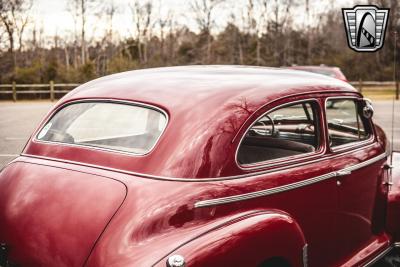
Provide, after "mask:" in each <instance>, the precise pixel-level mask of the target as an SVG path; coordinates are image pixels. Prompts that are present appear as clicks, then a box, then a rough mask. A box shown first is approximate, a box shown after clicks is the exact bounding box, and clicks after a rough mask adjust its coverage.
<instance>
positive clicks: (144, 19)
mask: <svg viewBox="0 0 400 267" xmlns="http://www.w3.org/2000/svg"><path fill="white" fill-rule="evenodd" d="M130 7H131V12H132V17H133V20H134V22H135V27H136V34H137V42H138V44H137V46H138V55H139V61H140V62H144V63H147V57H148V55H147V43H148V40H149V36H150V35H151V32H152V28H153V27H154V21H153V17H152V13H153V2H152V1H151V0H147V1H140V0H134V1H133V3H132V4H131V5H130ZM142 43H143V51H142Z"/></svg>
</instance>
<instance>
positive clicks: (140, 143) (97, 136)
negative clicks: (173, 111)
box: [37, 102, 167, 154]
mask: <svg viewBox="0 0 400 267" xmlns="http://www.w3.org/2000/svg"><path fill="white" fill-rule="evenodd" d="M166 122H167V118H166V117H165V115H164V114H162V113H161V112H159V111H156V110H154V109H151V108H146V107H141V106H133V105H127V104H117V103H95V102H88V103H77V104H71V105H68V106H66V107H64V108H63V109H62V110H60V111H59V112H57V113H56V114H55V115H54V116H53V117H52V118H51V119H50V121H49V122H47V124H46V125H45V126H44V127H43V129H42V130H41V131H40V132H39V134H38V136H37V139H39V140H43V141H52V142H61V143H68V144H78V145H85V146H95V147H102V148H107V149H115V150H121V151H126V152H132V153H137V154H144V153H147V152H148V151H150V150H151V148H152V147H153V146H154V145H155V143H156V141H157V139H158V138H159V136H160V135H161V132H162V131H163V130H164V128H165V125H166Z"/></svg>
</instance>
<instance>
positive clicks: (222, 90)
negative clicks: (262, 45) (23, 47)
mask: <svg viewBox="0 0 400 267" xmlns="http://www.w3.org/2000/svg"><path fill="white" fill-rule="evenodd" d="M332 103H334V105H332ZM372 113H373V109H372V106H371V104H370V103H369V102H368V101H366V100H365V99H363V97H362V95H360V94H359V93H358V92H357V91H356V90H355V89H354V88H353V87H352V86H351V85H349V84H348V83H345V82H343V81H340V80H337V79H332V78H329V77H324V76H321V75H316V74H313V73H306V72H299V71H293V70H285V69H272V68H261V67H257V68H256V67H233V66H203V67H200V66H193V67H171V68H160V69H149V70H139V71H131V72H125V73H120V74H115V75H111V76H107V77H104V78H101V79H98V80H94V81H91V82H89V83H86V84H84V85H82V86H80V87H78V88H77V89H75V90H73V91H72V92H70V93H69V94H68V95H67V96H65V97H64V98H63V99H61V100H60V101H59V102H58V103H57V104H56V105H55V107H54V109H53V110H52V111H51V112H50V113H49V114H48V115H47V116H46V117H45V118H44V120H43V121H42V123H41V124H40V125H39V127H38V128H37V130H36V131H35V132H34V133H33V135H32V137H31V139H30V140H29V142H28V143H27V145H26V147H25V148H24V150H23V152H22V154H21V155H20V156H19V157H18V158H16V159H15V160H14V161H13V162H11V163H10V164H9V165H8V166H6V167H5V168H4V169H3V170H2V171H1V173H0V243H1V244H0V265H1V266H7V267H13V266H45V267H62V266H68V267H75V266H88V267H102V266H104V267H105V266H107V267H128V266H129V267H130V266H132V267H141V266H144V267H148V266H156V267H165V266H169V267H177V266H190V267H192V266H204V267H205V266H207V267H221V266H244V267H247V266H249V267H252V266H254V267H272V266H274V267H275V266H278V267H287V266H316V267H320V266H362V265H366V266H368V265H371V264H373V263H375V262H376V261H377V260H378V259H379V258H380V257H382V256H384V255H385V254H387V253H389V252H390V251H391V250H394V249H395V248H396V247H397V246H398V245H399V244H400V243H398V242H399V241H400V180H399V179H400V172H399V170H398V169H397V170H396V169H394V170H392V168H391V165H390V161H389V160H388V157H389V150H388V149H387V147H388V141H387V140H386V137H385V134H384V132H383V131H382V129H381V128H380V127H378V126H377V125H375V124H374V123H373V122H372V119H371V116H372ZM392 183H393V185H392Z"/></svg>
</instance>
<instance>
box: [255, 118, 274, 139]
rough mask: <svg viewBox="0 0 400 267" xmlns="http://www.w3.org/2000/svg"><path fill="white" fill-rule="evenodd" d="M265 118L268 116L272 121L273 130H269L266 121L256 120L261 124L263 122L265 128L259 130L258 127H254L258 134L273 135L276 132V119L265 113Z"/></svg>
mask: <svg viewBox="0 0 400 267" xmlns="http://www.w3.org/2000/svg"><path fill="white" fill-rule="evenodd" d="M264 117H265V118H267V119H268V120H269V121H270V122H271V127H272V129H271V130H269V129H268V125H267V124H266V123H265V122H263V121H258V122H256V124H257V123H259V124H261V125H262V126H264V128H265V129H264V130H262V131H261V130H257V129H253V131H254V132H255V133H256V134H258V135H262V136H273V135H274V133H275V123H274V120H273V119H272V118H271V117H270V116H268V115H265V116H264Z"/></svg>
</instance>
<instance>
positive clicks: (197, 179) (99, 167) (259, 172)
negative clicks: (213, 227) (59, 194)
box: [16, 144, 386, 182]
mask: <svg viewBox="0 0 400 267" xmlns="http://www.w3.org/2000/svg"><path fill="white" fill-rule="evenodd" d="M373 145H374V144H370V145H367V146H365V147H360V148H357V149H354V150H350V151H346V152H342V153H340V154H335V155H331V156H328V157H322V156H321V157H320V158H317V159H313V160H309V161H307V162H305V163H304V162H300V163H295V164H291V165H288V166H282V167H277V168H274V169H269V170H262V171H256V172H249V173H245V174H239V175H233V176H224V177H208V178H177V177H168V176H159V175H152V174H147V173H140V172H134V171H127V170H122V169H117V168H111V167H104V166H100V165H96V164H90V163H84V162H77V161H73V160H66V159H60V158H54V157H47V156H39V155H33V154H26V153H22V154H21V156H23V157H28V158H36V159H42V160H51V161H56V162H65V163H69V164H74V165H79V166H85V167H91V168H97V169H101V170H106V171H115V172H119V173H123V174H128V175H135V176H140V177H143V178H148V179H154V180H163V181H178V182H216V181H226V180H234V179H241V178H247V177H252V176H253V177H254V176H260V175H264V174H268V173H272V172H277V171H282V170H286V169H290V168H296V167H300V166H304V165H305V164H311V163H316V162H319V161H322V160H327V159H332V158H337V157H340V156H342V155H346V154H350V153H353V152H356V151H358V150H362V149H366V148H368V147H371V146H373ZM383 154H384V155H386V152H385V153H383ZM383 154H382V155H383ZM16 160H18V158H16Z"/></svg>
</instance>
